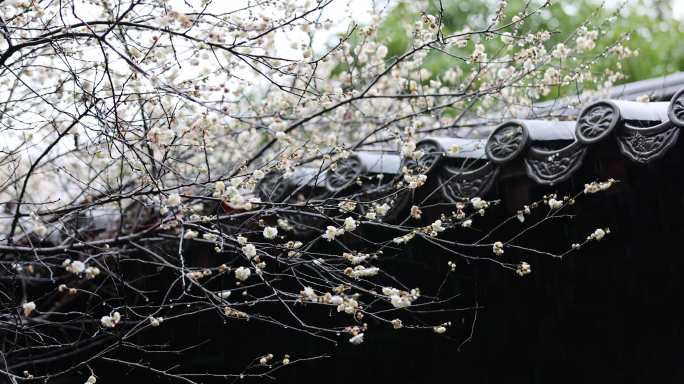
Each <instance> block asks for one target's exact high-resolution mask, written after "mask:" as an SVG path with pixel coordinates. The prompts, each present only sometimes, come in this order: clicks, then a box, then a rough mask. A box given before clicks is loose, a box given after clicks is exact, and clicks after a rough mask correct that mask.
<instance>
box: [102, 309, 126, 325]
mask: <svg viewBox="0 0 684 384" xmlns="http://www.w3.org/2000/svg"><path fill="white" fill-rule="evenodd" d="M120 321H121V314H120V313H119V312H114V314H112V315H111V316H102V318H101V319H100V323H101V324H102V326H103V327H105V328H114V327H116V325H117V324H119V322H120Z"/></svg>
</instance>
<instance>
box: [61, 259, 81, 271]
mask: <svg viewBox="0 0 684 384" xmlns="http://www.w3.org/2000/svg"><path fill="white" fill-rule="evenodd" d="M62 265H63V266H64V269H66V270H67V271H68V272H71V273H73V274H74V275H78V274H80V273H82V272H83V271H85V269H86V265H85V263H84V262H82V261H80V260H75V261H71V260H69V259H66V260H64V262H63V263H62Z"/></svg>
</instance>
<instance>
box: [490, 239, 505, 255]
mask: <svg viewBox="0 0 684 384" xmlns="http://www.w3.org/2000/svg"><path fill="white" fill-rule="evenodd" d="M492 251H493V252H494V254H495V255H497V256H501V255H503V254H504V249H503V243H502V242H500V241H497V242H495V243H494V244H493V245H492Z"/></svg>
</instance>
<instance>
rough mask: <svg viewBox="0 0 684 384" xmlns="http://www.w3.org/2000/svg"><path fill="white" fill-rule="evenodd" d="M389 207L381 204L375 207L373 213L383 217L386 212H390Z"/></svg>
mask: <svg viewBox="0 0 684 384" xmlns="http://www.w3.org/2000/svg"><path fill="white" fill-rule="evenodd" d="M390 208H391V207H390V206H389V205H388V204H387V203H383V204H381V205H376V206H375V212H376V213H377V214H378V216H380V217H383V216H385V215H387V212H388V211H389V210H390Z"/></svg>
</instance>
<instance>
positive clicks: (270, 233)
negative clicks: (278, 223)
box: [263, 227, 278, 240]
mask: <svg viewBox="0 0 684 384" xmlns="http://www.w3.org/2000/svg"><path fill="white" fill-rule="evenodd" d="M263 235H264V238H266V239H269V240H270V239H275V238H276V236H278V228H276V227H265V228H264V233H263Z"/></svg>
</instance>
